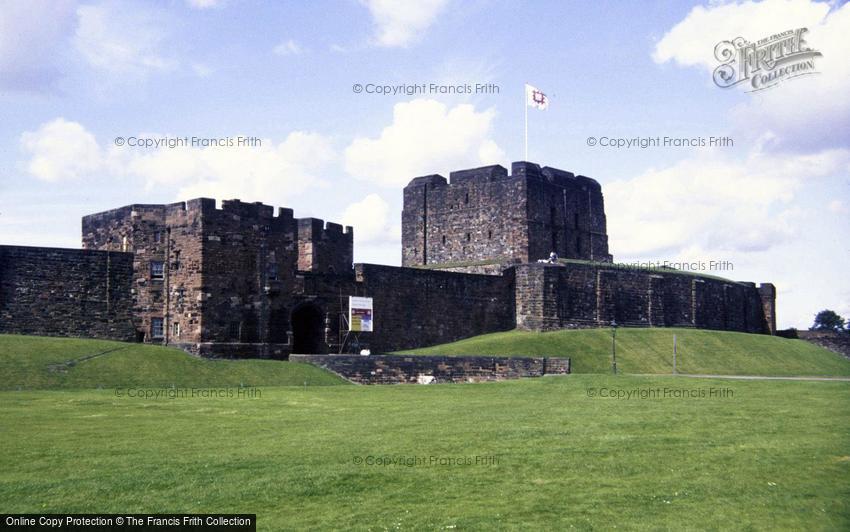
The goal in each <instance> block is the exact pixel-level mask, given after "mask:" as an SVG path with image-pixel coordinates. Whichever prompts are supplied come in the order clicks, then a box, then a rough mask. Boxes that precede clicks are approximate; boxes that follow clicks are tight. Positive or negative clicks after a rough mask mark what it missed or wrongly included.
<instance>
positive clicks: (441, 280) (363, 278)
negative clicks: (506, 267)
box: [355, 264, 515, 352]
mask: <svg viewBox="0 0 850 532" xmlns="http://www.w3.org/2000/svg"><path fill="white" fill-rule="evenodd" d="M355 277H356V285H357V294H358V295H363V296H366V297H372V298H373V300H374V308H375V317H374V328H375V332H374V333H364V334H363V335H362V336H363V338H364V341H366V342H368V343H369V346H370V348H371V349H372V350H373V351H377V352H386V351H392V350H397V349H407V348H413V347H421V346H426V345H435V344H440V343H445V342H452V341H455V340H460V339H462V338H467V337H470V336H476V335H479V334H484V333H489V332H496V331H506V330H510V329H513V328H514V324H515V320H514V308H515V305H514V299H513V294H514V290H513V274H512V273H509V274H506V275H502V276H495V275H473V274H464V273H452V272H443V271H432V270H422V269H416V268H397V267H392V266H378V265H374V264H357V265H355Z"/></svg>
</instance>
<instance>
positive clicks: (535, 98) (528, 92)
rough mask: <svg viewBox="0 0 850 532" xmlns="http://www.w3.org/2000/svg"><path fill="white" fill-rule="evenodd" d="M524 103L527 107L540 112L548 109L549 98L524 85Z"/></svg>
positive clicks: (532, 87)
mask: <svg viewBox="0 0 850 532" xmlns="http://www.w3.org/2000/svg"><path fill="white" fill-rule="evenodd" d="M525 103H526V105H527V106H528V107H534V108H535V109H540V110H541V111H543V110H545V109H546V108H547V107H549V97H548V96H546V95H545V94H543V91H541V90H540V89H538V88H537V87H534V86H532V85H529V84H528V83H526V84H525Z"/></svg>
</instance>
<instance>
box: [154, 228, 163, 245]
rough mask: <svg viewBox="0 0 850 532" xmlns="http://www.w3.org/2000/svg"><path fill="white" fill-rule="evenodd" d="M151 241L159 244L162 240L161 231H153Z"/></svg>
mask: <svg viewBox="0 0 850 532" xmlns="http://www.w3.org/2000/svg"><path fill="white" fill-rule="evenodd" d="M153 241H154V243H155V244H159V243H161V242H162V231H154V232H153Z"/></svg>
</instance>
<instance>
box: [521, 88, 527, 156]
mask: <svg viewBox="0 0 850 532" xmlns="http://www.w3.org/2000/svg"><path fill="white" fill-rule="evenodd" d="M522 107H523V108H524V109H525V159H523V161H528V84H527V83H526V85H525V87H523V88H522Z"/></svg>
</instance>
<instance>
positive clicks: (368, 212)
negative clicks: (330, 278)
mask: <svg viewBox="0 0 850 532" xmlns="http://www.w3.org/2000/svg"><path fill="white" fill-rule="evenodd" d="M399 214H400V213H392V215H393V216H391V215H390V206H389V205H388V204H387V202H386V201H384V199H383V198H382V197H381V196H379V195H377V194H369V195H368V196H366V197H365V198H363V199H362V200H360V201H358V202H355V203H352V204H351V205H349V206H348V207H346V208H345V211H343V213H342V223H343V224H345V225H350V226H353V227H354V228H355V232H354V238H355V240H356V241H357V242H356V243H357V244H358V245H359V244H361V243H367V242H392V243H394V244H398V241H399V240H400V239H401V226H400V225H398V224H397V223H396V224H394V223H391V219H395V218H398V217H399Z"/></svg>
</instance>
